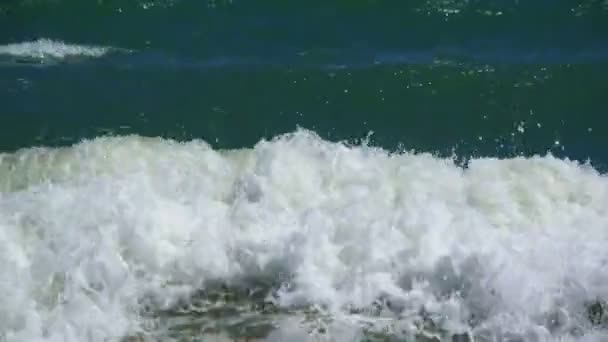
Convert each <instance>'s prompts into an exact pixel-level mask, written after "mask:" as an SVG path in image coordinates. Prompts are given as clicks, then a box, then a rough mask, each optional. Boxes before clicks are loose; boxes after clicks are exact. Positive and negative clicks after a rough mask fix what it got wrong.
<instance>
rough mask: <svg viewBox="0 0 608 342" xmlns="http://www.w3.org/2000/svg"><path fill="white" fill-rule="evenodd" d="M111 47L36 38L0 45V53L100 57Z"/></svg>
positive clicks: (23, 55) (56, 57) (40, 56)
mask: <svg viewBox="0 0 608 342" xmlns="http://www.w3.org/2000/svg"><path fill="white" fill-rule="evenodd" d="M110 50H111V48H108V47H102V46H88V45H75V44H68V43H65V42H62V41H59V40H51V39H45V38H42V39H38V40H35V41H30V42H21V43H13V44H7V45H0V55H8V56H15V57H30V58H41V59H42V58H54V59H62V58H65V57H77V56H82V57H101V56H103V55H105V54H107V53H108V52H109V51H110Z"/></svg>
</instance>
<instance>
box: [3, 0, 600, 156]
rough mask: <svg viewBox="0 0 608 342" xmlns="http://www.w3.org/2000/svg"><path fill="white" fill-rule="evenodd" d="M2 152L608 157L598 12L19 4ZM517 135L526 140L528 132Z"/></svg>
mask: <svg viewBox="0 0 608 342" xmlns="http://www.w3.org/2000/svg"><path fill="white" fill-rule="evenodd" d="M0 13H1V14H0V44H8V43H20V42H25V41H32V40H36V39H40V38H48V39H53V40H57V41H63V42H66V43H69V44H79V45H99V46H106V47H113V48H119V49H126V50H129V51H128V52H126V51H125V50H119V51H115V52H114V53H110V54H108V55H106V56H104V57H101V58H63V59H61V60H57V61H54V62H53V63H42V64H41V63H40V62H44V61H40V60H36V59H34V60H33V61H27V63H23V61H18V60H16V59H12V57H11V56H4V57H2V58H3V59H2V61H3V63H2V64H1V66H0V87H1V88H0V89H2V91H1V92H0V103H2V107H1V110H0V127H1V130H2V134H1V137H0V149H2V150H5V151H10V150H14V149H17V148H20V147H26V146H32V145H64V144H71V143H74V142H77V141H79V140H81V139H82V138H91V137H95V136H98V135H101V134H141V135H150V136H166V137H172V138H177V139H191V138H203V139H205V140H206V141H208V142H210V143H211V144H214V145H216V146H218V147H221V148H234V147H242V146H251V145H252V144H254V143H255V142H257V141H259V140H260V139H261V138H271V137H273V136H276V135H278V134H280V133H284V132H290V131H293V130H294V129H296V127H298V126H299V127H304V128H309V129H312V130H314V131H316V132H317V133H318V134H320V135H321V136H322V137H325V138H328V139H332V140H339V139H356V138H362V137H365V136H366V135H367V134H368V133H369V132H370V131H373V135H372V136H371V141H372V143H374V144H378V145H381V146H383V147H386V148H388V149H393V150H394V149H396V148H399V147H402V148H406V149H416V150H424V151H432V152H439V153H447V154H450V153H452V152H453V151H456V152H457V154H459V155H461V156H470V155H497V156H504V155H512V154H519V153H524V154H534V153H541V154H544V153H546V152H547V151H552V152H553V153H555V154H557V155H561V156H568V157H571V158H575V159H581V160H586V159H587V158H591V159H592V161H593V162H595V163H596V164H598V165H601V164H605V163H606V162H607V161H608V150H607V149H606V148H605V146H607V144H608V138H607V137H608V135H607V134H606V128H608V126H607V125H608V122H607V121H606V119H605V117H606V116H605V114H606V95H607V94H608V93H607V91H606V89H607V88H606V85H605V79H606V78H607V76H608V38H607V37H608V5H607V3H606V2H602V1H558V0H556V1H535V2H520V1H409V2H407V4H406V3H405V2H402V1H330V2H326V1H308V2H306V3H304V2H299V3H296V2H290V3H285V2H280V1H256V2H252V1H250V2H242V1H236V0H235V1H147V2H144V1H128V2H119V1H86V2H85V1H51V0H48V1H9V2H4V4H3V5H0ZM520 126H521V127H522V128H523V130H522V129H521V128H520V129H519V130H518V127H520Z"/></svg>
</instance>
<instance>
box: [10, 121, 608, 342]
mask: <svg viewBox="0 0 608 342" xmlns="http://www.w3.org/2000/svg"><path fill="white" fill-rule="evenodd" d="M0 182H1V183H0V191H2V192H0V291H1V292H0V293H2V294H3V295H2V296H1V297H0V340H5V341H11V342H12V341H104V339H106V338H113V337H119V336H123V335H125V334H127V333H136V332H137V331H140V330H141V329H143V328H142V319H141V317H139V316H138V311H139V309H140V307H141V304H140V303H141V300H142V299H143V298H144V297H147V298H153V299H154V300H155V301H156V302H158V304H157V305H159V306H163V305H164V306H169V305H171V303H172V302H173V301H175V300H177V299H178V298H181V297H183V296H184V294H187V293H189V291H192V290H194V289H197V288H200V287H201V286H202V284H203V283H204V282H205V281H207V280H216V279H237V278H238V277H240V276H243V275H248V276H256V275H260V276H261V275H264V274H271V276H272V274H274V273H275V272H278V271H277V270H281V272H287V273H289V274H290V275H291V276H292V277H291V281H290V282H289V283H288V284H286V285H285V286H283V288H282V289H281V290H280V291H278V293H277V295H276V298H275V299H274V300H275V301H276V303H277V304H279V305H282V306H285V307H288V306H292V305H299V304H314V305H317V306H318V307H320V308H325V309H324V310H326V312H327V313H329V314H331V315H333V317H334V320H333V321H332V323H331V324H329V323H328V324H329V325H328V328H327V329H326V335H325V336H326V337H327V336H331V334H334V337H333V339H335V340H355V339H356V338H357V336H359V335H358V333H357V331H356V329H354V330H353V327H357V326H367V327H369V328H370V329H372V330H373V329H389V330H391V331H394V332H396V333H399V334H401V333H402V334H409V333H411V332H412V331H413V330H414V328H415V327H416V326H417V325H419V324H421V322H422V320H423V319H422V317H423V316H428V317H432V318H433V319H434V321H435V322H438V323H437V324H440V325H441V327H442V328H443V329H447V330H449V331H453V332H463V331H467V330H471V332H472V333H474V334H478V335H483V334H490V335H492V336H494V337H497V338H501V337H505V336H514V335H518V336H520V337H523V338H527V339H528V340H530V341H532V340H533V339H536V340H537V341H545V340H547V341H548V340H556V339H562V340H564V341H566V340H573V341H574V340H577V339H580V340H589V339H595V338H604V339H605V338H608V334H607V332H606V330H601V329H599V330H598V329H596V328H594V327H592V326H591V324H590V323H589V322H588V320H587V318H586V317H587V316H586V315H587V314H586V311H585V304H586V303H587V302H589V301H593V300H596V299H598V298H599V299H601V298H603V299H606V298H608V248H606V246H608V205H607V204H608V179H607V178H606V177H605V176H603V175H600V174H598V173H597V172H596V171H595V170H594V169H593V168H591V167H590V166H586V165H580V164H578V163H575V162H572V161H567V160H560V159H556V158H554V157H551V156H546V157H534V158H514V159H505V160H498V159H477V160H473V161H471V163H470V165H469V167H468V168H467V169H462V168H460V167H458V166H455V165H454V164H453V162H452V161H451V160H448V159H441V158H437V157H434V156H432V155H429V154H408V153H404V154H388V153H387V152H385V151H383V150H378V149H373V148H370V147H365V146H358V147H348V146H345V145H344V144H339V143H331V142H327V141H324V140H322V139H320V138H318V137H317V136H316V135H314V134H313V133H310V132H307V131H298V132H296V133H294V134H290V135H286V136H282V137H279V138H277V139H275V140H273V141H270V142H260V143H259V144H257V145H256V146H255V148H253V149H248V150H239V151H216V150H213V149H211V148H210V147H209V146H208V145H207V144H205V143H204V142H201V141H192V142H189V143H176V142H172V141H166V140H161V139H150V138H141V137H135V136H132V137H121V138H117V137H115V138H99V139H96V140H93V141H87V142H82V143H80V144H78V145H76V146H74V147H70V148H62V149H48V148H38V149H26V150H22V151H19V152H16V153H13V154H4V155H1V156H0ZM379 298H384V299H386V300H389V301H390V305H387V306H385V307H384V309H383V311H382V312H380V313H378V314H377V315H370V314H369V313H366V312H363V313H361V312H359V313H357V314H354V313H349V311H348V310H346V308H364V309H365V308H370V307H371V306H370V305H371V304H373V303H374V302H376V301H378V299H379ZM421 310H423V311H424V312H426V314H424V315H422V314H421ZM472 315H474V317H473V316H472ZM471 321H472V322H474V323H473V324H472V325H471V323H470V322H471ZM552 321H553V322H554V323H550V322H552ZM345 327H347V328H345ZM348 327H350V328H348ZM574 328H576V329H578V331H582V335H581V336H578V335H576V334H571V332H573V331H574V330H575V329H574ZM550 330H551V331H550ZM305 331H308V330H306V329H305V328H302V327H301V325H299V324H297V323H294V322H293V318H290V319H287V320H286V321H285V323H282V324H280V325H279V328H278V329H277V330H276V331H275V332H273V333H271V335H270V336H269V337H268V340H269V341H275V340H289V337H290V336H291V337H292V339H294V340H306V333H305ZM2 334H4V335H2ZM328 334H329V335H328ZM509 334H510V335H509ZM577 336H578V337H577ZM311 338H312V337H311ZM328 338H329V337H328ZM328 340H332V339H328Z"/></svg>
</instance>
